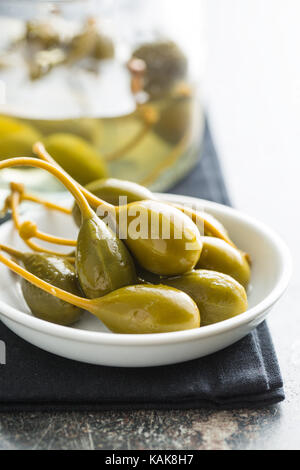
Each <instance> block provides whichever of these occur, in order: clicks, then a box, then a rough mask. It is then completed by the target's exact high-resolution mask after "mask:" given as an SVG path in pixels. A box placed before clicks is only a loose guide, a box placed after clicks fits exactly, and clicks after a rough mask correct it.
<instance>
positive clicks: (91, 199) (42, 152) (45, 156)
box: [32, 142, 113, 209]
mask: <svg viewBox="0 0 300 470" xmlns="http://www.w3.org/2000/svg"><path fill="white" fill-rule="evenodd" d="M32 150H33V152H34V153H35V154H36V155H37V156H38V157H39V158H40V159H41V160H43V161H44V162H47V163H50V164H52V165H53V166H55V167H56V168H57V169H59V170H60V172H61V173H63V174H64V175H66V176H67V177H68V179H69V180H71V181H72V182H73V184H75V185H76V186H77V187H78V188H79V190H80V191H81V193H82V194H83V195H84V197H85V198H86V200H87V201H88V203H89V204H90V205H91V206H92V207H98V206H100V205H104V206H105V207H107V208H108V209H112V208H113V206H112V205H111V204H108V203H107V202H104V201H103V200H102V199H99V198H98V197H97V196H95V195H94V194H92V193H91V192H90V191H88V190H87V189H86V188H85V187H84V186H82V185H81V184H79V183H78V182H77V181H75V180H74V179H73V178H72V177H71V176H70V175H69V174H68V173H67V172H66V171H65V170H64V169H63V168H62V167H61V166H60V165H59V164H58V163H57V162H56V161H55V160H54V158H52V157H51V155H50V154H49V153H48V152H47V150H46V149H45V147H44V145H43V144H42V143H41V142H36V143H35V144H34V145H33V147H32Z"/></svg>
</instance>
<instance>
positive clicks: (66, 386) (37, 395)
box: [0, 128, 284, 411]
mask: <svg viewBox="0 0 300 470" xmlns="http://www.w3.org/2000/svg"><path fill="white" fill-rule="evenodd" d="M202 154H203V157H202V159H200V161H199V163H198V165H197V167H196V169H194V170H193V172H191V174H190V175H189V176H188V177H186V178H185V179H184V180H183V181H181V182H180V183H179V184H178V185H176V186H175V187H174V188H173V190H172V191H171V192H174V193H179V194H187V195H191V196H198V197H201V198H204V199H210V200H213V201H217V202H221V203H223V204H229V198H228V194H227V191H226V188H225V185H224V180H223V177H222V172H221V169H220V166H219V162H218V158H217V155H216V153H215V150H214V147H213V143H212V140H211V136H210V133H209V130H208V128H206V133H205V141H204V145H203V148H202ZM0 340H2V341H4V342H5V344H6V349H7V358H6V359H7V363H6V365H0V411H3V410H33V411H35V410H97V409H138V408H143V409H149V408H156V409H170V408H173V409H174V408H175V409H184V408H200V407H203V408H204V407H206V408H222V409H226V408H239V407H260V406H265V405H271V404H274V403H277V402H280V401H282V400H283V399H284V392H283V388H282V387H283V384H282V379H281V375H280V370H279V366H278V363H277V358H276V355H275V352H274V349H273V345H272V342H271V338H270V334H269V331H268V328H267V326H266V324H265V323H263V324H262V325H260V326H259V327H258V328H257V329H256V330H255V331H253V332H252V333H251V334H249V335H248V336H247V337H246V338H244V339H242V340H241V341H239V342H238V343H236V344H234V345H233V346H230V347H229V348H226V349H224V350H223V351H220V352H218V353H216V354H213V355H211V356H208V357H205V358H202V359H196V360H194V361H189V362H185V363H182V364H175V365H172V366H162V367H153V368H113V367H102V366H93V365H88V364H83V363H79V362H75V361H70V360H68V359H63V358H61V357H58V356H55V355H53V354H49V353H47V352H45V351H42V350H40V349H38V348H36V347H35V346H32V345H30V344H28V343H26V342H25V341H23V340H22V339H20V338H18V337H17V336H16V335H15V334H14V333H12V332H11V331H9V330H8V329H7V328H6V327H5V326H4V325H3V324H2V323H0Z"/></svg>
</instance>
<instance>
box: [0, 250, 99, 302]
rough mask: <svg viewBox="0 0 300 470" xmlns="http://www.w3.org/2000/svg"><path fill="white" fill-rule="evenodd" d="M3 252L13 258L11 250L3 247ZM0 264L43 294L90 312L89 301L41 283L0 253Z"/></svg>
mask: <svg viewBox="0 0 300 470" xmlns="http://www.w3.org/2000/svg"><path fill="white" fill-rule="evenodd" d="M0 250H1V245H0ZM4 250H5V251H8V250H9V251H11V253H9V254H12V255H13V256H14V253H13V252H14V250H13V249H10V248H8V250H7V247H4ZM4 250H3V251H4ZM16 254H18V252H17V251H16ZM0 262H1V263H3V264H4V265H5V266H7V267H8V268H9V269H10V270H11V271H13V272H14V273H16V274H18V275H19V276H21V277H22V278H23V279H26V281H28V282H30V283H31V284H33V285H35V286H36V287H39V288H40V289H42V290H44V291H45V292H48V294H51V295H54V296H55V297H58V298H59V299H61V300H64V301H65V302H69V303H70V304H72V305H75V306H76V307H79V308H82V309H84V310H89V311H91V309H90V304H91V301H89V300H88V299H85V298H84V297H79V296H78V295H75V294H71V293H70V292H67V291H65V290H63V289H60V288H59V287H55V286H53V285H51V284H49V283H48V282H46V281H43V280H42V279H40V278H39V277H37V276H35V275H34V274H31V273H30V272H29V271H27V270H26V269H24V268H22V267H21V266H19V265H18V264H17V263H15V262H14V261H13V260H10V259H8V258H6V256H3V254H2V253H0Z"/></svg>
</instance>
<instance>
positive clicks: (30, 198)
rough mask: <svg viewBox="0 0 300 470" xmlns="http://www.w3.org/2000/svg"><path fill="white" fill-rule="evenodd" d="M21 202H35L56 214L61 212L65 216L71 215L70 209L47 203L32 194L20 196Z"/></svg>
mask: <svg viewBox="0 0 300 470" xmlns="http://www.w3.org/2000/svg"><path fill="white" fill-rule="evenodd" d="M22 201H30V202H35V203H37V204H41V205H42V206H44V207H46V208H47V209H53V210H56V211H58V212H63V213H64V214H67V215H70V214H71V213H72V211H71V209H68V208H67V207H63V206H60V205H59V204H55V203H54V202H51V201H47V200H46V199H42V198H40V197H39V196H35V195H34V194H29V193H24V194H23V195H22Z"/></svg>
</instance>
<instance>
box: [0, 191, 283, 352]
mask: <svg viewBox="0 0 300 470" xmlns="http://www.w3.org/2000/svg"><path fill="white" fill-rule="evenodd" d="M156 194H157V195H158V196H159V197H160V198H161V199H164V200H166V201H170V202H177V203H178V202H179V201H180V203H182V202H184V203H187V204H188V203H190V204H195V205H198V206H200V205H202V206H203V208H205V209H207V210H208V211H209V209H212V210H215V211H217V212H219V213H223V214H225V215H227V216H229V217H232V218H234V219H236V220H237V219H238V220H240V221H242V222H243V223H245V224H248V225H250V226H252V227H255V229H256V230H258V231H259V232H260V233H261V234H262V236H264V238H265V239H267V240H268V243H272V245H273V248H274V249H275V250H276V252H277V255H278V257H279V259H280V261H281V265H282V271H281V272H280V273H279V275H278V279H277V282H276V284H275V285H274V287H273V289H272V290H271V292H270V293H269V294H268V295H267V296H266V297H265V298H264V299H263V300H262V301H261V302H259V303H258V304H257V305H255V306H254V307H252V308H250V309H249V310H247V311H246V312H244V313H242V314H240V315H237V316H235V317H233V318H230V319H227V320H224V321H222V322H219V323H215V324H213V325H208V326H204V327H202V328H201V327H200V328H196V329H191V330H183V331H176V332H170V333H151V334H135V335H133V334H120V333H111V332H102V331H89V330H81V329H76V328H73V327H68V326H62V325H56V324H54V323H50V322H47V321H45V320H41V319H39V318H36V317H34V316H31V315H28V313H26V312H22V311H21V310H18V309H16V308H15V307H12V306H10V305H8V304H6V303H5V302H4V301H2V300H0V318H1V317H2V316H4V317H5V318H7V319H8V320H11V321H14V322H16V323H19V324H21V325H22V326H25V327H27V328H29V329H33V330H36V331H38V332H40V333H44V334H47V335H52V336H57V337H60V338H64V339H67V340H73V341H77V342H81V343H99V344H107V345H118V346H149V345H150V346H154V345H164V344H170V343H182V342H189V341H196V340H201V339H203V338H209V337H211V336H217V335H221V334H223V333H226V332H228V331H230V330H235V329H236V328H239V327H241V326H243V325H245V324H248V323H249V322H252V321H254V320H255V319H256V318H258V317H260V315H262V314H263V313H264V312H266V311H268V310H270V309H271V307H272V306H273V305H274V304H275V303H276V302H277V301H278V299H279V298H280V297H281V296H282V295H283V293H284V291H285V290H286V288H287V286H288V283H289V280H290V277H291V273H292V259H291V254H290V251H289V249H288V247H287V245H286V243H285V242H284V241H283V240H282V238H281V237H280V236H279V235H278V234H277V233H276V232H275V231H274V230H273V229H271V228H269V227H268V226H267V225H265V224H264V223H263V222H261V221H259V220H257V219H256V218H254V217H252V216H249V215H248V214H245V213H243V212H241V211H239V210H238V209H235V208H232V207H229V206H225V205H223V204H220V203H217V202H212V201H208V200H205V199H200V198H195V197H191V196H182V195H178V194H168V193H156ZM37 212H40V210H37ZM8 224H11V220H9V221H7V222H4V223H3V224H2V226H6V225H8Z"/></svg>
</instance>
